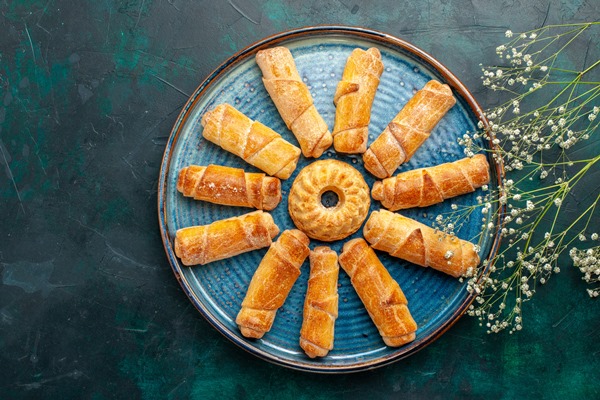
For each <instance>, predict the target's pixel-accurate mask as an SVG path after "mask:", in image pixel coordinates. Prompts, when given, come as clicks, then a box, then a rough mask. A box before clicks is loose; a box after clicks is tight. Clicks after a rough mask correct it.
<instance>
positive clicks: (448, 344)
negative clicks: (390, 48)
mask: <svg viewBox="0 0 600 400" xmlns="http://www.w3.org/2000/svg"><path fill="white" fill-rule="evenodd" d="M409 3H410V4H409ZM599 17H600V12H599V11H598V2H597V1H596V0H587V1H574V0H571V1H567V0H562V1H547V0H532V1H525V0H521V1H519V0H497V1H491V0H489V1H485V0H460V1H450V0H425V1H419V2H407V1H405V2H399V1H377V2H376V1H360V2H359V1H355V0H344V1H341V0H320V1H304V2H302V1H297V2H296V1H294V2H292V1H283V2H282V1H270V0H268V1H264V0H256V1H251V2H250V1H248V2H245V1H242V0H229V1H220V2H217V1H189V0H163V1H152V0H130V1H121V2H115V1H110V0H99V1H66V0H65V1H61V0H41V1H35V0H28V1H12V2H11V1H3V2H1V4H0V148H1V150H2V151H1V157H0V164H1V165H2V167H1V168H0V170H1V171H0V199H1V203H0V217H1V220H0V221H1V222H0V227H1V228H0V275H1V277H2V285H1V286H0V360H1V361H0V366H1V368H0V371H1V372H0V398H3V399H4V398H58V399H69V398H78V399H79V398H81V399H109V398H127V399H130V398H144V399H155V398H156V399H162V398H173V399H179V398H187V397H191V398H197V399H210V398H240V399H245V398H249V399H264V398H276V399H286V398H294V399H297V398H306V399H328V398H344V399H366V398H369V399H371V398H398V399H400V398H423V399H437V398H442V399H445V398H484V397H486V398H541V397H544V398H552V399H567V398H580V399H590V398H600V388H599V386H598V378H599V375H600V362H599V352H600V346H598V343H599V341H600V318H599V317H600V312H599V304H598V302H597V301H593V300H590V299H589V298H588V295H587V294H586V293H585V290H584V286H583V284H582V283H581V281H580V279H581V275H580V274H579V272H578V271H576V270H574V269H573V268H572V267H569V266H567V265H565V267H564V268H563V272H561V274H559V275H557V276H555V277H553V278H552V279H551V281H550V283H549V284H547V285H546V286H545V287H544V288H543V290H540V291H538V293H537V294H536V296H535V298H534V300H533V301H531V302H529V303H527V305H526V307H525V327H524V329H523V331H521V332H520V333H519V334H517V335H508V334H503V335H497V336H490V335H486V334H485V332H484V330H483V329H482V328H480V327H479V326H478V322H477V321H476V320H474V319H471V318H469V317H464V318H462V319H461V320H460V321H459V322H458V323H457V324H455V325H454V326H453V327H452V328H451V329H450V330H449V331H448V332H447V333H445V334H444V335H443V336H442V337H441V338H440V339H439V340H437V341H436V342H434V343H433V344H432V345H430V346H429V347H427V348H425V349H424V350H422V351H421V352H419V353H417V354H416V355H414V356H412V357H410V358H408V359H405V360H402V361H399V362H397V363H394V364H392V365H390V366H387V367H384V368H380V369H377V370H373V371H367V372H362V373H357V374H351V375H336V376H331V375H328V376H324V375H312V374H308V373H301V372H296V371H292V370H288V369H286V368H282V367H279V366H275V365H271V364H269V363H267V362H265V361H262V360H260V359H258V358H255V357H254V356H252V355H250V354H247V353H246V352H245V351H243V350H241V349H239V348H238V347H236V346H235V345H233V344H232V343H231V342H229V341H228V340H227V339H226V338H224V337H222V336H221V335H220V334H219V333H218V332H217V331H215V330H214V329H213V328H212V327H211V326H210V325H209V324H208V323H207V322H206V321H205V320H204V319H203V317H202V316H201V315H200V314H199V313H198V312H197V311H196V309H195V308H194V306H193V305H192V304H191V303H190V301H188V299H187V297H186V296H185V295H184V293H183V291H182V290H181V288H180V287H179V285H178V283H177V281H176V279H175V278H174V276H173V273H172V272H171V268H170V266H169V264H168V262H167V259H166V257H165V253H164V250H163V245H162V242H161V238H160V235H159V230H158V222H157V206H156V202H157V178H158V172H159V168H160V163H161V158H162V154H163V150H164V146H165V143H166V140H167V137H168V135H169V133H170V130H171V127H172V126H173V123H174V121H175V119H176V117H177V115H178V114H179V111H180V110H181V108H182V106H183V104H184V103H185V101H186V100H187V97H188V95H189V94H191V93H192V92H193V91H194V90H195V88H196V87H197V86H198V84H199V83H200V82H201V81H202V80H203V79H204V78H205V77H206V76H207V75H208V74H209V73H210V72H211V71H212V70H213V69H214V68H216V67H217V66H218V65H219V64H220V63H221V62H223V61H224V60H225V59H227V58H228V57H229V56H231V55H232V54H233V53H235V52H236V51H238V50H240V49H242V48H244V47H245V46H247V45H249V44H251V43H253V42H254V41H256V40H258V39H261V38H263V37H265V36H267V35H270V34H273V33H277V32H280V31H284V30H288V29H291V28H297V27H302V26H308V25H315V24H346V25H357V26H364V27H368V28H372V29H376V30H381V31H384V32H388V33H390V34H393V35H396V36H398V37H400V38H402V39H405V40H407V41H410V42H412V43H414V44H415V45H417V46H419V47H420V48H422V49H423V50H425V51H427V52H429V53H431V54H432V55H433V56H434V57H436V58H437V59H439V60H440V61H441V62H442V63H444V64H445V65H446V66H447V67H448V68H449V69H450V70H451V71H453V72H454V74H455V75H457V76H458V78H459V79H461V80H462V81H463V82H464V83H465V84H466V85H467V87H469V88H471V89H472V91H473V92H474V94H475V96H476V97H477V98H478V100H479V101H480V103H482V105H483V106H484V107H486V106H489V105H492V104H493V103H494V99H493V98H492V97H491V96H489V95H488V94H487V92H485V91H484V90H483V87H482V85H481V80H480V78H479V76H480V69H479V68H480V67H479V63H480V62H481V63H483V64H489V63H493V62H494V61H495V54H494V49H495V47H496V46H497V45H499V44H500V43H502V41H503V40H504V31H505V30H506V29H509V28H510V29H512V30H513V31H516V32H518V31H522V30H527V29H530V28H533V27H539V26H541V25H542V24H551V23H560V22H580V21H590V20H597V19H599ZM596 39H597V36H596ZM591 45H592V46H598V41H597V40H596V41H595V42H593V43H592V44H591ZM573 57H575V59H576V58H577V54H573ZM596 145H597V143H596Z"/></svg>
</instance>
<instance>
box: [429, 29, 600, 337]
mask: <svg viewBox="0 0 600 400" xmlns="http://www.w3.org/2000/svg"><path fill="white" fill-rule="evenodd" d="M590 26H591V24H587V23H582V24H570V25H569V27H568V28H567V27H564V26H545V27H543V28H540V29H534V30H532V31H529V32H527V33H517V34H515V33H513V32H512V31H511V30H507V31H506V32H505V36H506V37H507V38H509V39H510V40H509V41H508V42H507V43H505V44H502V45H500V46H497V47H496V48H495V50H496V53H497V55H498V57H499V58H500V63H499V64H497V65H496V66H494V67H484V66H481V71H482V84H483V86H484V87H485V88H487V89H489V90H493V91H495V92H496V93H495V94H494V97H495V99H498V100H499V101H498V104H499V105H495V106H494V107H492V108H490V109H489V110H486V111H485V112H484V115H485V116H486V117H487V119H488V121H489V129H485V128H486V126H487V125H486V124H485V123H484V122H483V121H479V122H478V124H477V126H478V128H479V129H480V131H479V132H476V133H475V134H468V135H466V136H465V137H463V138H461V139H460V140H458V142H459V144H460V145H462V146H464V154H465V155H467V156H473V155H474V154H477V153H482V152H490V148H491V158H492V159H493V160H496V161H498V162H502V165H503V166H504V175H503V179H502V182H501V184H500V185H499V186H498V187H495V186H493V185H489V188H488V187H483V188H482V190H481V192H482V194H481V195H477V197H476V203H475V204H474V205H473V206H470V207H469V206H462V205H461V206H460V207H457V206H456V205H455V204H451V206H450V209H451V211H450V213H449V214H448V216H446V217H440V220H439V221H438V219H437V218H436V226H438V227H439V229H440V230H442V231H444V232H447V233H448V232H452V233H454V230H456V231H457V232H458V231H459V230H460V227H461V226H462V224H463V221H464V220H465V219H467V218H469V217H474V218H475V220H476V221H477V223H478V224H479V225H480V227H481V229H482V233H481V234H480V235H479V237H478V239H479V242H478V245H479V244H482V243H483V242H482V241H483V240H485V239H486V238H487V237H488V236H487V235H489V234H490V232H493V231H494V229H497V230H498V232H499V234H500V235H501V237H502V238H503V241H502V246H501V247H500V250H499V251H498V253H497V254H496V255H495V256H494V257H492V258H491V259H489V260H485V261H484V262H483V263H482V267H481V268H479V269H475V270H473V271H470V273H469V277H464V279H465V281H466V282H467V285H466V287H467V290H468V291H469V292H470V293H473V295H474V296H475V301H474V302H473V305H472V306H471V307H469V310H468V311H467V314H468V315H472V316H475V317H477V318H479V320H480V324H481V326H485V327H486V330H487V331H488V332H489V333H497V332H501V331H503V330H506V331H508V332H509V333H514V332H517V331H519V330H521V329H523V326H524V325H523V312H524V311H523V303H524V302H525V301H527V300H529V299H531V298H532V297H533V296H534V294H535V292H536V289H537V288H539V287H540V285H544V284H546V283H547V282H548V281H549V279H550V277H551V276H553V275H554V274H557V273H559V272H560V267H559V265H558V260H559V257H560V255H561V254H562V253H563V252H564V251H567V249H566V247H567V243H569V244H571V243H575V242H573V240H574V239H575V240H577V239H579V242H577V243H579V245H583V244H588V243H591V244H598V242H597V240H599V236H598V233H591V234H590V233H587V232H588V231H587V230H588V229H589V228H590V227H591V226H592V225H591V224H592V222H593V221H594V218H592V212H593V210H594V209H596V210H599V209H600V207H596V205H597V203H598V200H600V196H599V197H598V198H596V199H595V200H594V199H593V198H592V200H591V202H592V204H591V205H590V204H587V205H586V206H585V207H588V206H589V207H588V208H585V207H584V206H583V201H582V204H579V207H580V208H581V207H584V208H581V212H580V213H577V215H576V216H575V218H577V221H576V222H577V224H576V223H574V222H573V221H570V222H568V223H567V224H566V225H561V224H562V220H563V218H558V215H559V214H558V213H559V212H561V210H562V209H563V205H566V203H567V200H568V199H571V197H572V196H569V194H570V193H571V190H572V189H573V187H574V186H576V185H577V183H578V182H579V181H580V179H581V177H583V175H584V174H586V173H587V172H588V171H594V170H592V169H591V167H592V166H593V165H594V164H596V163H597V165H600V155H598V156H596V157H594V158H591V159H583V160H579V159H577V158H576V157H575V154H577V153H570V152H569V150H570V149H572V148H574V147H575V146H576V145H577V144H578V143H579V142H580V141H582V140H586V139H587V138H589V137H590V136H591V135H592V134H595V133H596V132H597V127H598V123H597V120H598V114H600V106H598V100H599V99H600V91H598V90H596V89H597V87H599V85H597V84H595V83H594V82H583V81H582V79H581V74H579V75H578V74H577V73H575V72H573V73H572V75H569V74H571V73H570V72H568V71H566V70H564V69H559V68H553V66H555V65H560V64H561V63H557V61H558V60H557V58H558V56H559V55H560V54H561V52H562V51H563V50H564V48H565V47H566V46H568V45H569V44H570V43H571V40H572V39H573V38H574V36H576V35H579V34H580V33H581V32H582V31H584V30H586V29H588V28H589V27H590ZM561 40H563V43H561V42H560V41H561ZM553 49H554V50H553ZM586 65H591V66H592V67H590V68H589V70H585V72H584V73H588V72H589V71H591V69H593V68H596V67H597V66H600V61H599V60H591V61H590V62H588V63H587V64H586ZM561 68H562V67H561ZM590 80H592V79H590ZM579 85H586V86H581V90H579V87H578V86H579ZM587 85H596V86H595V88H594V86H587ZM589 88H591V90H588V89H589ZM482 140H483V141H487V143H489V147H488V148H485V147H483V146H482V145H481V144H480V143H481V141H482ZM555 154H558V156H557V158H556V160H557V161H554V162H553V161H552V160H550V157H553V156H554V155H555ZM536 177H539V178H540V179H541V180H540V181H537V182H535V187H534V188H531V187H530V186H528V184H526V183H527V182H530V181H534V179H535V178H536ZM548 177H552V179H546V178H548ZM581 182H584V181H581ZM583 190H584V191H585V190H586V188H583ZM585 199H587V198H585ZM563 203H565V204H563ZM474 211H481V214H480V213H474ZM490 217H492V219H490ZM494 218H501V219H498V220H495V219H494ZM497 221H502V222H503V223H500V224H499V223H498V222H497ZM586 221H587V222H586ZM571 222H573V223H572V224H571ZM540 223H543V224H548V225H546V226H548V228H547V230H546V231H545V232H544V233H543V235H540V234H536V233H535V232H536V228H538V229H539V228H540V227H541V226H544V225H539V224H540ZM582 224H584V227H583V228H581V225H582ZM496 227H498V228H496ZM575 229H577V230H576V231H574V230H575ZM484 232H485V235H484ZM588 239H589V241H588ZM593 249H595V250H590V252H589V253H588V251H587V250H578V249H572V250H571V251H568V253H569V255H570V256H571V258H572V259H573V264H574V265H576V266H577V267H578V268H580V269H581V270H582V277H583V280H585V281H586V282H590V283H592V282H594V283H595V286H593V287H592V288H589V289H587V292H588V294H589V295H590V296H591V297H600V284H598V282H599V281H600V265H599V264H600V262H599V261H598V259H599V258H600V250H598V246H597V247H595V248H593ZM584 260H586V261H584ZM592 266H593V267H592ZM483 268H487V272H488V274H487V275H486V276H485V277H481V276H480V273H481V270H482V269H483ZM478 277H479V280H478Z"/></svg>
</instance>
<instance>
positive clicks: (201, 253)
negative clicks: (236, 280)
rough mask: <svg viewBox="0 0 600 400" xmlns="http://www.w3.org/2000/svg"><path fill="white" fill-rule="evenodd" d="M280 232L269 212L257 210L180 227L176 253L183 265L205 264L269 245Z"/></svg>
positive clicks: (176, 235)
mask: <svg viewBox="0 0 600 400" xmlns="http://www.w3.org/2000/svg"><path fill="white" fill-rule="evenodd" d="M278 233H279V228H278V227H277V225H275V222H274V221H273V217H271V215H270V214H269V213H266V212H263V211H254V212H251V213H248V214H244V215H240V216H238V217H233V218H228V219H223V220H219V221H215V222H213V223H211V224H209V225H201V226H192V227H188V228H182V229H179V230H178V231H177V232H176V233H175V254H176V255H177V257H179V258H180V259H181V262H182V263H183V265H188V266H189V265H196V264H201V265H203V264H207V263H209V262H212V261H217V260H222V259H224V258H229V257H233V256H235V255H238V254H241V253H245V252H247V251H251V250H256V249H260V248H262V247H267V246H269V245H270V244H271V242H272V239H273V238H274V237H275V236H277V234H278Z"/></svg>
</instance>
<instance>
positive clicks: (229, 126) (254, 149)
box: [202, 104, 300, 179]
mask: <svg viewBox="0 0 600 400" xmlns="http://www.w3.org/2000/svg"><path fill="white" fill-rule="evenodd" d="M202 126H203V127H204V129H203V131H202V135H203V136H204V138H206V139H207V140H209V141H211V142H213V143H215V144H216V145H218V146H220V147H221V148H223V149H224V150H227V151H229V152H231V153H233V154H235V155H236V156H238V157H241V158H242V159H243V160H244V161H246V162H247V163H249V164H250V165H253V166H255V167H257V168H259V169H261V170H263V171H265V172H266V173H267V174H269V175H273V176H276V177H278V178H281V179H287V178H289V177H290V175H291V174H292V172H294V170H295V169H296V164H297V163H298V158H299V157H300V149H299V148H297V147H296V146H294V145H292V144H291V143H289V142H287V141H286V140H285V139H283V138H282V137H281V135H279V134H278V133H277V132H275V131H274V130H272V129H270V128H269V127H267V126H265V125H263V124H261V123H260V122H258V121H253V120H251V119H250V118H248V117H247V116H245V115H244V114H242V113H241V112H239V111H238V110H236V109H235V108H233V107H232V106H230V105H229V104H220V105H218V106H216V107H215V108H214V109H213V110H212V111H208V112H206V113H205V114H204V115H203V116H202Z"/></svg>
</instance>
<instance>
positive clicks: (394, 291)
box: [339, 239, 417, 347]
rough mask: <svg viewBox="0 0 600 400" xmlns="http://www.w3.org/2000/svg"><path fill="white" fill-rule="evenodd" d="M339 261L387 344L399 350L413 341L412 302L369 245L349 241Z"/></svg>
mask: <svg viewBox="0 0 600 400" xmlns="http://www.w3.org/2000/svg"><path fill="white" fill-rule="evenodd" d="M339 262H340V265H341V267H342V268H343V269H344V271H346V273H347V274H348V275H349V276H350V280H351V282H352V286H354V289H355V290H356V293H357V294H358V297H359V298H360V300H361V301H362V303H363V304H364V305H365V308H366V309H367V312H368V313H369V316H370V317H371V319H372V320H373V322H374V323H375V326H377V329H378V330H379V334H380V335H381V337H382V338H383V341H384V342H385V344H387V345H388V346H392V347H398V346H402V345H404V344H406V343H409V342H411V341H413V340H414V339H415V337H416V335H415V332H416V330H417V324H416V323H415V321H414V319H413V318H412V316H411V315H410V311H409V309H408V301H407V300H406V297H405V296H404V293H402V289H400V286H399V285H398V283H397V282H396V281H395V280H394V279H393V278H392V277H391V275H390V274H389V272H388V271H387V269H386V268H385V267H384V265H383V264H382V263H381V261H379V258H377V255H376V254H375V252H374V251H373V249H372V248H371V247H369V245H368V244H367V242H365V241H364V240H363V239H353V240H350V241H348V242H346V243H345V244H344V248H343V251H342V254H340V258H339Z"/></svg>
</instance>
